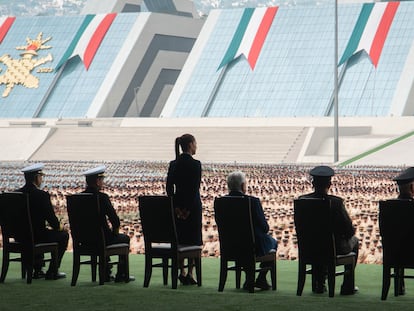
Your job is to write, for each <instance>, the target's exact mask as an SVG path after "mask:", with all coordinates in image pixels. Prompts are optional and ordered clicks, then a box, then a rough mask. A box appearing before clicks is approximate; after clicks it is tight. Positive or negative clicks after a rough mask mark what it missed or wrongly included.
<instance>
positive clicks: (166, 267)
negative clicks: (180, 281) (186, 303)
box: [162, 257, 168, 286]
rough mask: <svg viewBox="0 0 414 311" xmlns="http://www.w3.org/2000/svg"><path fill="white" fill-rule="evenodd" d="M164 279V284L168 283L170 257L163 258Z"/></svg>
mask: <svg viewBox="0 0 414 311" xmlns="http://www.w3.org/2000/svg"><path fill="white" fill-rule="evenodd" d="M162 281H163V283H164V286H165V285H167V284H168V258H167V257H164V258H162Z"/></svg>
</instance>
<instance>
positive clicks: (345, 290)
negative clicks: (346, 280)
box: [341, 286, 359, 295]
mask: <svg viewBox="0 0 414 311" xmlns="http://www.w3.org/2000/svg"><path fill="white" fill-rule="evenodd" d="M357 291H359V288H358V286H355V287H354V288H353V289H352V288H351V289H348V288H346V287H344V286H341V295H353V294H355V293H356V292H357Z"/></svg>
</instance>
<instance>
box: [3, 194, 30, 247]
mask: <svg viewBox="0 0 414 311" xmlns="http://www.w3.org/2000/svg"><path fill="white" fill-rule="evenodd" d="M0 225H1V230H2V234H3V243H7V242H8V241H9V239H10V238H14V239H15V240H17V241H19V242H21V243H23V245H25V246H26V247H28V248H29V249H33V247H34V241H33V231H32V222H31V218H30V209H29V199H28V195H27V194H25V193H21V192H3V193H1V194H0Z"/></svg>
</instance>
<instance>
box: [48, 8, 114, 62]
mask: <svg viewBox="0 0 414 311" xmlns="http://www.w3.org/2000/svg"><path fill="white" fill-rule="evenodd" d="M115 17H116V13H110V14H97V15H93V14H89V15H86V16H85V18H84V20H83V22H82V25H81V26H80V28H79V29H78V31H77V33H76V35H75V37H74V38H73V40H72V42H71V43H70V45H69V47H68V48H67V50H66V52H65V53H64V54H63V57H62V59H61V60H60V61H59V63H58V65H57V66H56V70H58V69H59V68H60V67H61V66H62V65H63V64H64V63H66V61H68V60H69V59H70V58H72V57H73V56H76V55H78V56H79V57H80V58H81V60H82V62H83V63H84V65H85V68H86V70H88V69H89V66H90V65H91V63H92V60H93V58H94V56H95V54H96V52H97V51H98V49H99V46H100V44H101V42H102V40H103V39H104V37H105V35H106V33H107V31H108V29H109V28H110V27H111V25H112V22H113V21H114V19H115Z"/></svg>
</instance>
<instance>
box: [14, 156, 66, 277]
mask: <svg viewBox="0 0 414 311" xmlns="http://www.w3.org/2000/svg"><path fill="white" fill-rule="evenodd" d="M43 168H44V164H42V163H36V164H33V165H30V166H27V167H25V168H24V169H22V172H23V173H24V179H25V180H26V184H25V185H24V186H23V187H22V188H20V189H17V190H16V191H18V192H23V193H26V194H28V196H29V206H30V217H31V220H32V228H33V237H34V242H35V243H49V242H57V243H58V266H57V267H55V268H52V267H49V270H48V271H47V272H46V274H45V273H44V272H43V270H42V267H43V265H44V263H43V255H39V256H37V257H36V258H35V262H34V273H33V278H34V279H39V278H44V277H45V278H46V279H47V280H56V279H60V278H64V277H66V274H65V273H63V272H58V268H59V267H60V263H61V261H62V257H63V255H64V254H65V251H66V248H67V246H68V240H69V234H68V233H67V232H66V231H64V230H63V228H62V226H61V225H60V223H59V220H58V218H57V217H56V215H55V211H54V209H53V206H52V203H51V202H50V195H49V193H47V192H46V191H43V190H41V189H40V187H41V185H42V181H43V176H44V175H45V174H44V173H43V171H42V170H43ZM46 222H47V223H48V224H49V226H50V227H52V229H48V228H47V227H46Z"/></svg>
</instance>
